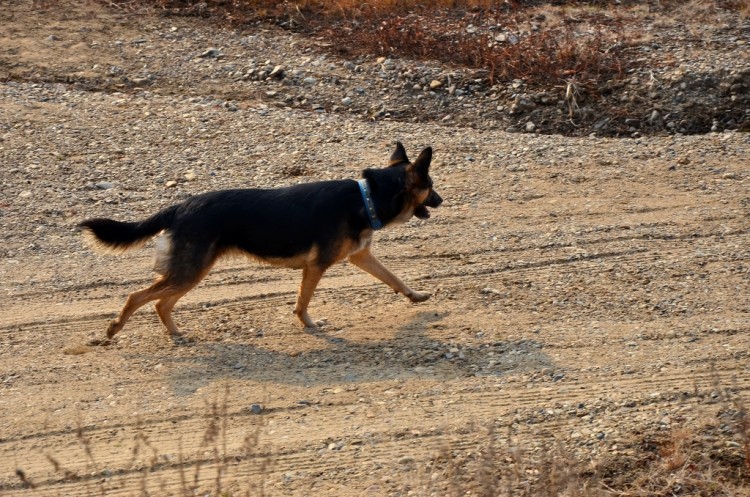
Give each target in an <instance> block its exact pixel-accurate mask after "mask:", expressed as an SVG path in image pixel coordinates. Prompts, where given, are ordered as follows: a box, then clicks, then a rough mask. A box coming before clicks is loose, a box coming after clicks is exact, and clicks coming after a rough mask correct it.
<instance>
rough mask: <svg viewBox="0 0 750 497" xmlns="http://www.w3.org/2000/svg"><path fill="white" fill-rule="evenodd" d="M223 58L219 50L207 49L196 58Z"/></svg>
mask: <svg viewBox="0 0 750 497" xmlns="http://www.w3.org/2000/svg"><path fill="white" fill-rule="evenodd" d="M133 43H135V42H133ZM223 56H224V54H222V53H221V51H220V50H219V49H217V48H209V49H208V50H205V51H204V52H202V53H201V54H200V55H199V56H198V57H200V58H201V59H220V58H221V57H223Z"/></svg>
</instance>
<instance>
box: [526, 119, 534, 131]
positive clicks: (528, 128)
mask: <svg viewBox="0 0 750 497" xmlns="http://www.w3.org/2000/svg"><path fill="white" fill-rule="evenodd" d="M535 130H536V124H534V123H533V122H531V121H529V122H527V123H526V131H527V132H529V133H533V132H534V131H535Z"/></svg>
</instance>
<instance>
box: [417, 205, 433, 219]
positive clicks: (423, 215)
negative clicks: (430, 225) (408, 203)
mask: <svg viewBox="0 0 750 497" xmlns="http://www.w3.org/2000/svg"><path fill="white" fill-rule="evenodd" d="M414 215H415V216H417V217H418V218H419V219H429V218H430V211H429V210H427V207H425V206H424V205H420V206H419V207H417V208H416V209H414Z"/></svg>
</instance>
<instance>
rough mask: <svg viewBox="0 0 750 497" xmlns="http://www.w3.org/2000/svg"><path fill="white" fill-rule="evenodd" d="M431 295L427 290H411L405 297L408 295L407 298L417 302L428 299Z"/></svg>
mask: <svg viewBox="0 0 750 497" xmlns="http://www.w3.org/2000/svg"><path fill="white" fill-rule="evenodd" d="M431 296H432V294H431V293H429V292H411V293H410V294H409V295H407V297H409V300H411V301H412V302H414V303H415V304H416V303H417V302H424V301H425V300H427V299H429V298H430V297H431Z"/></svg>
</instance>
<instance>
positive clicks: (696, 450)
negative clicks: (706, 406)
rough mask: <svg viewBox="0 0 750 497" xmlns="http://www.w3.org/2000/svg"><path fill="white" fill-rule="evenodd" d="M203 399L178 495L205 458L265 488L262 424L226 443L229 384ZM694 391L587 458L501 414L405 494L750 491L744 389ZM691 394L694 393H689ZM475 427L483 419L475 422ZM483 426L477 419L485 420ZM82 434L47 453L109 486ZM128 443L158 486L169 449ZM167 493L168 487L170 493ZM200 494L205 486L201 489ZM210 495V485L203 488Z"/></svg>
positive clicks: (235, 486) (239, 488) (252, 491)
mask: <svg viewBox="0 0 750 497" xmlns="http://www.w3.org/2000/svg"><path fill="white" fill-rule="evenodd" d="M220 397H221V399H219V398H218V396H217V398H216V399H214V400H213V401H211V402H209V403H207V405H206V415H205V419H206V424H205V431H204V433H203V436H202V440H203V441H202V444H201V447H203V449H204V453H205V454H207V456H206V458H205V459H204V460H185V458H184V455H183V454H182V452H180V453H179V454H178V463H179V477H180V491H179V494H178V495H180V496H181V497H189V496H193V495H196V494H195V491H196V490H197V489H198V488H199V485H198V481H199V476H200V475H201V471H204V472H205V471H208V470H206V469H203V466H212V468H213V469H211V470H210V471H214V472H215V474H214V477H213V479H214V482H215V483H214V489H213V491H212V492H211V494H210V495H212V496H222V497H239V496H247V497H250V496H263V495H266V491H267V490H266V487H267V485H268V482H267V481H266V480H267V475H268V472H269V470H270V469H272V468H273V455H269V453H268V451H267V449H265V448H264V446H263V440H261V436H260V427H261V426H263V421H262V416H261V421H260V423H261V424H260V425H258V429H256V430H255V431H254V432H252V433H251V434H249V435H247V436H246V437H245V439H244V441H243V444H242V447H241V449H240V451H239V452H234V453H231V454H230V453H229V451H228V450H227V433H228V423H229V414H228V409H227V405H228V399H229V397H230V392H229V389H228V388H225V390H224V392H223V393H222V394H221V395H220ZM693 397H694V398H693V400H696V401H700V402H707V403H716V404H717V405H718V406H720V409H719V410H718V415H717V417H716V418H713V419H704V420H703V421H702V422H701V423H698V424H695V425H691V426H682V425H677V426H674V427H672V428H670V429H664V427H651V428H647V429H645V430H644V431H643V432H642V433H634V434H633V438H632V442H631V443H630V444H629V446H627V447H622V450H621V452H620V453H619V454H616V455H612V456H605V457H602V458H600V459H597V460H590V461H586V460H585V458H582V457H580V456H579V455H576V454H574V453H571V452H569V451H568V450H567V449H566V448H565V446H564V443H563V442H562V440H555V437H554V436H552V437H550V438H549V439H548V440H546V441H545V442H544V443H543V444H542V447H543V450H542V451H536V452H535V453H529V452H527V451H526V450H525V448H524V447H523V446H520V445H519V444H517V443H516V441H515V440H514V437H513V433H512V431H513V430H512V428H509V427H505V426H502V425H500V424H499V423H496V424H495V425H491V424H490V425H488V426H486V428H484V429H485V430H486V442H485V443H484V444H483V445H482V446H481V447H480V448H479V449H475V450H469V451H466V450H465V449H462V448H460V447H459V446H456V447H451V446H445V447H444V448H443V449H442V450H441V451H440V452H439V453H436V454H435V456H434V458H433V459H432V460H431V461H430V462H428V463H427V464H426V465H424V466H423V467H414V465H412V466H411V468H410V470H409V471H408V472H407V474H406V475H405V478H404V482H405V483H404V484H403V487H402V492H403V493H401V494H399V495H412V496H420V497H428V496H435V495H440V496H447V497H463V496H475V497H498V496H508V497H513V496H517V497H555V496H569V497H573V496H577V497H594V496H608V497H647V496H649V497H668V496H679V495H693V496H705V497H716V496H727V497H730V496H738V495H747V494H748V492H749V491H750V486H748V478H750V418H748V415H747V411H746V409H745V406H744V403H743V402H742V400H741V398H740V397H738V396H736V395H734V394H733V393H732V390H731V389H724V390H722V389H720V388H719V387H717V389H716V390H713V391H712V392H710V393H707V392H706V393H699V392H696V393H694V394H693ZM686 400H688V399H687V398H686ZM471 428H472V430H474V429H476V428H477V427H471ZM479 428H480V429H481V427H479ZM76 433H77V439H78V443H79V445H80V449H81V452H82V454H83V455H84V457H85V458H86V460H87V462H88V469H87V470H86V471H85V472H74V471H71V470H69V469H67V468H66V466H65V464H64V462H61V461H58V460H57V458H56V457H55V456H54V455H53V454H47V455H46V457H47V460H48V461H49V462H50V464H51V466H52V468H53V469H54V472H55V473H56V474H57V475H58V478H59V481H67V482H70V481H86V482H89V488H90V491H91V493H90V495H102V496H103V495H107V490H106V488H105V487H103V486H100V485H98V484H97V481H98V480H99V479H101V478H103V477H110V476H112V475H111V474H110V473H109V471H108V470H107V469H105V468H104V465H102V464H99V463H98V462H97V459H96V454H94V453H93V451H92V450H91V444H90V440H89V437H88V434H87V432H86V430H85V429H84V428H82V427H81V424H80V422H79V423H78V430H77V432H76ZM130 450H131V454H132V456H131V463H130V465H131V472H134V473H136V474H140V475H141V479H142V480H141V487H142V492H143V493H142V494H143V495H151V494H150V493H149V491H148V490H147V489H148V488H150V489H154V488H158V487H160V485H161V487H162V490H163V491H166V490H165V488H164V485H163V484H164V482H153V481H149V474H150V473H152V472H153V471H154V470H155V469H157V468H158V467H159V466H160V465H163V464H165V458H164V455H163V454H162V451H160V449H159V447H155V446H154V445H153V444H152V443H151V442H150V441H149V439H148V437H147V436H146V435H144V434H143V432H138V433H137V434H136V436H135V437H134V442H133V447H132V448H131V449H130ZM229 465H235V466H237V465H245V466H248V467H252V468H251V469H250V471H248V473H253V474H256V475H259V476H258V478H257V479H253V480H252V481H247V482H243V483H238V482H236V481H235V482H227V481H225V480H226V478H225V476H226V470H227V468H228V466H229ZM16 474H17V476H18V478H19V479H20V481H21V483H22V485H23V486H24V487H26V488H30V489H33V488H35V483H34V482H33V481H32V480H31V479H29V477H27V475H26V474H25V473H24V471H23V470H22V469H18V470H17V472H16ZM170 495H171V493H170ZM201 495H204V494H201ZM205 495H209V494H205Z"/></svg>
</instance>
